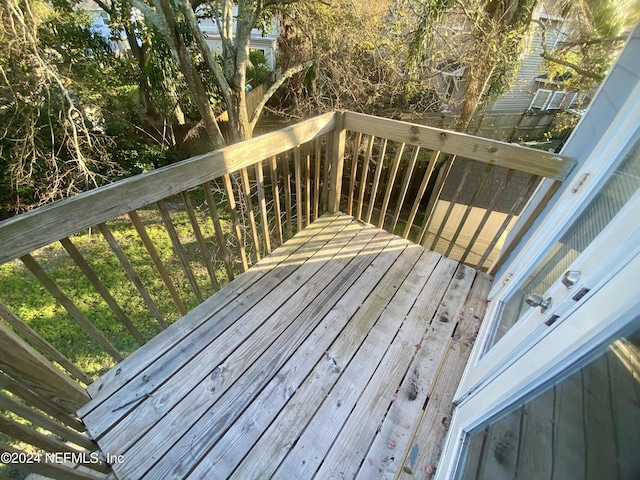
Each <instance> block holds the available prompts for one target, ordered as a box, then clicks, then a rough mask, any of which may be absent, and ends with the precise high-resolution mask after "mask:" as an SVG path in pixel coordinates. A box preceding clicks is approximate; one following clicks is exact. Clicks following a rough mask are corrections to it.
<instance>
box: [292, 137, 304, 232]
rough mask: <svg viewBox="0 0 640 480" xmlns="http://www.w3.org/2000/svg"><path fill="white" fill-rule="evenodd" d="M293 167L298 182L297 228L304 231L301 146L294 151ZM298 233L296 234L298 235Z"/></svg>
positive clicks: (298, 230)
mask: <svg viewBox="0 0 640 480" xmlns="http://www.w3.org/2000/svg"><path fill="white" fill-rule="evenodd" d="M293 167H294V172H295V182H296V228H297V232H300V231H301V230H302V206H303V205H302V171H301V170H302V165H301V161H300V146H297V147H296V148H294V149H293ZM297 232H296V233H297Z"/></svg>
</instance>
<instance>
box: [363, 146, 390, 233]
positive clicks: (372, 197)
mask: <svg viewBox="0 0 640 480" xmlns="http://www.w3.org/2000/svg"><path fill="white" fill-rule="evenodd" d="M386 153H387V139H386V138H383V139H382V140H381V145H380V155H379V156H378V165H376V172H375V174H374V176H373V184H372V185H371V195H370V196H369V208H368V209H367V218H366V220H365V222H366V223H371V215H372V214H373V209H374V207H375V205H376V196H377V194H378V185H379V184H380V177H381V176H382V167H383V165H384V156H385V155H386Z"/></svg>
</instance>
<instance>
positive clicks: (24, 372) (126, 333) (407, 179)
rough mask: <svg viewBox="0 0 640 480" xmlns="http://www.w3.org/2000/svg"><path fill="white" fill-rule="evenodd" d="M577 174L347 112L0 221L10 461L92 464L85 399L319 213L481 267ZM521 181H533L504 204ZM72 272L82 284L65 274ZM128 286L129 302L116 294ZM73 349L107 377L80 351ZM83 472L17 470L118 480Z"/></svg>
mask: <svg viewBox="0 0 640 480" xmlns="http://www.w3.org/2000/svg"><path fill="white" fill-rule="evenodd" d="M478 164H481V165H482V167H483V170H482V173H481V174H480V178H478V179H476V180H477V181H476V184H475V185H476V186H473V187H471V186H470V185H471V179H472V178H473V177H474V175H475V173H474V172H475V168H476V167H477V165H478ZM571 165H572V163H571V161H569V160H567V159H564V158H562V157H559V156H557V155H552V154H547V153H544V152H535V151H531V150H528V149H524V148H521V147H518V146H514V145H508V144H503V143H498V142H493V141H489V140H484V139H479V138H475V137H468V136H466V135H461V134H457V133H453V132H447V131H441V130H436V129H432V128H428V127H422V126H418V125H412V124H408V123H404V122H397V121H393V120H384V119H380V118H376V117H370V116H366V115H360V114H355V113H351V112H339V113H330V114H325V115H322V116H319V117H316V118H314V119H311V120H308V121H304V122H301V123H299V124H297V125H294V126H292V127H288V128H285V129H283V130H280V131H278V132H274V133H270V134H267V135H264V136H262V137H258V138H255V139H252V140H249V141H247V142H243V143H241V144H238V145H233V146H229V147H226V148H223V149H221V150H218V151H215V152H211V153H209V154H206V155H203V156H200V157H196V158H192V159H189V160H186V161H184V162H181V163H179V164H175V165H172V166H169V167H166V168H163V169H159V170H156V171H153V172H150V173H146V174H142V175H139V176H136V177H132V178H128V179H125V180H121V181H119V182H116V183H114V184H112V185H109V186H106V187H102V188H99V189H96V190H94V191H91V192H87V193H84V194H81V195H78V196H75V197H72V198H69V199H67V200H64V201H62V202H58V203H55V204H52V205H49V206H46V207H42V208H39V209H36V210H34V211H32V212H29V213H26V214H24V215H20V216H18V217H15V218H13V219H10V220H7V221H4V222H2V223H0V245H1V248H0V265H3V264H4V265H5V266H4V267H2V268H3V270H0V285H5V287H3V288H4V289H6V288H7V287H6V285H7V282H6V281H5V282H4V283H2V280H3V279H2V276H3V275H5V276H9V277H10V278H11V287H10V288H11V289H12V292H13V294H10V292H5V291H3V290H0V318H1V319H2V320H3V322H0V387H1V388H2V390H3V392H0V410H2V413H0V432H2V434H4V435H6V437H8V438H2V437H1V435H2V434H0V451H2V452H11V453H13V454H14V455H20V454H23V453H25V452H28V451H29V449H30V448H34V449H35V450H34V451H38V452H41V451H42V452H70V453H72V454H79V453H82V454H85V455H89V454H90V453H91V452H95V450H96V447H95V446H94V444H93V442H91V441H90V440H89V438H88V436H87V435H86V432H85V430H84V427H83V425H82V423H80V422H79V421H78V419H77V418H76V416H75V412H76V410H77V409H78V408H79V407H80V406H82V405H83V404H84V403H85V402H86V401H87V399H88V394H87V393H86V391H85V387H86V386H87V385H88V384H90V383H91V382H92V381H93V380H94V379H95V378H96V376H98V375H100V374H101V373H102V372H103V371H104V370H106V369H107V368H109V367H111V366H113V365H114V364H115V362H118V361H120V360H121V359H122V358H123V357H125V356H126V355H128V354H129V353H130V352H131V351H132V350H134V349H135V348H137V346H138V345H141V344H143V343H144V342H146V341H148V340H149V339H150V338H152V337H153V336H154V335H155V334H157V333H158V332H159V331H161V330H162V329H164V328H166V327H167V325H168V324H169V323H171V322H173V321H175V320H176V319H177V318H179V317H180V316H182V315H184V314H185V313H186V312H187V311H189V310H191V309H192V308H194V307H195V306H196V305H198V304H199V303H201V302H202V301H203V300H204V299H206V298H207V297H209V296H210V295H211V294H212V293H214V292H215V291H217V290H218V289H220V288H221V285H224V284H225V283H228V282H229V281H231V280H232V279H233V278H234V277H235V276H236V275H237V274H239V273H240V272H242V271H245V270H247V269H248V268H249V267H250V266H251V265H252V264H253V263H255V262H257V261H259V260H260V259H261V258H262V257H263V256H265V255H268V254H269V253H270V252H271V251H272V250H273V249H274V248H276V247H277V246H279V245H281V244H282V243H283V242H285V241H286V240H287V239H288V238H291V236H293V235H294V234H295V233H296V232H298V231H300V230H301V229H303V228H304V227H305V226H307V225H308V224H309V223H310V222H312V221H313V220H315V219H316V218H318V216H319V215H321V214H322V213H324V212H334V213H335V212H337V211H338V210H342V211H344V212H346V213H348V214H351V215H354V216H355V217H357V218H359V219H361V220H362V221H365V222H372V223H374V224H376V225H377V226H379V227H382V228H386V229H387V230H389V231H396V232H397V233H399V234H400V235H402V236H404V237H405V238H410V239H412V240H414V241H416V242H420V243H422V244H423V245H425V246H427V247H430V248H432V249H437V250H439V251H442V252H443V253H445V254H446V255H450V256H451V255H452V256H454V257H456V258H458V259H460V260H462V261H465V262H467V263H470V264H473V265H476V266H478V267H482V266H483V265H484V264H485V262H486V261H487V259H488V258H489V259H490V258H491V256H492V255H495V253H494V252H495V251H496V245H497V244H498V242H499V240H500V238H501V237H502V236H503V234H504V232H505V231H506V229H507V228H508V225H509V224H510V222H512V220H513V218H515V217H516V216H517V215H518V213H519V211H520V209H521V207H522V205H523V203H524V202H525V201H526V198H528V195H529V194H530V192H531V191H532V190H533V189H534V187H535V185H536V182H537V181H538V180H539V178H541V177H542V176H546V177H550V178H554V179H556V180H557V181H561V180H562V179H563V178H564V176H565V175H566V174H567V172H568V171H569V169H570V168H571ZM458 168H461V169H462V171H461V173H460V175H458V174H456V173H455V172H456V169H458ZM516 177H518V178H519V180H520V183H521V184H522V185H521V186H518V188H517V189H516V190H515V191H514V192H512V193H509V190H510V187H511V184H512V181H513V179H514V178H516ZM494 182H497V183H496V184H495V185H494ZM450 184H451V185H450ZM488 185H491V186H492V188H493V190H492V192H490V193H489V194H488V198H487V199H482V197H483V195H485V193H484V190H483V189H486V188H487V186H488ZM507 193H509V194H510V195H512V196H513V197H514V200H513V201H511V200H510V199H509V197H508V195H507ZM465 195H466V196H465ZM501 198H502V199H504V198H507V200H506V202H505V201H504V200H501ZM501 201H502V203H507V204H511V205H510V208H509V209H508V210H509V211H508V212H499V211H498V209H497V208H496V207H497V206H499V204H500V202H501ZM458 212H460V216H459V217H458V218H457V220H454V217H455V215H456V214H457V213H458ZM479 213H480V215H479V218H478V219H477V220H473V222H476V223H473V222H472V219H474V217H478V214H479ZM498 214H499V215H498ZM450 224H451V225H450ZM488 225H492V228H493V230H490V229H489V227H488ZM98 232H99V233H98ZM159 232H160V233H159ZM125 240H126V242H127V245H126V246H125V244H124V243H125ZM482 242H484V243H482ZM130 243H134V244H135V245H130ZM169 245H170V248H169V247H168V246H169ZM478 245H482V248H480V249H478ZM141 252H142V253H141ZM98 267H100V268H98ZM61 269H65V270H66V271H71V272H72V273H70V274H69V273H67V276H66V277H65V276H61V275H59V274H57V273H56V272H58V271H59V270H61ZM76 276H77V277H78V278H81V279H82V281H83V282H84V283H82V284H81V285H80V286H76V285H75V284H74V281H73V280H75V278H71V279H70V278H69V277H76ZM118 288H119V289H120V290H122V289H124V290H125V294H124V296H123V294H122V293H120V295H115V294H114V290H115V289H118ZM116 297H117V298H116ZM23 298H29V299H30V300H29V301H30V302H32V303H34V304H35V305H32V306H28V305H25V304H24V302H23V300H22V299H23ZM34 298H36V299H37V300H33V299H34ZM123 298H124V299H125V300H124V301H123ZM5 299H8V300H5ZM56 305H57V306H58V307H56ZM59 307H61V308H59ZM56 308H57V310H56ZM45 309H46V313H44V312H41V310H45ZM22 311H24V312H26V313H25V314H21V312H22ZM34 311H35V312H36V313H35V314H34V313H33V312H34ZM21 315H22V316H24V315H31V316H32V317H33V318H30V319H29V321H26V320H25V319H24V318H21ZM83 335H84V337H83ZM69 338H72V339H74V341H73V342H69V341H68V339H69ZM78 338H80V339H82V338H86V345H84V346H83V348H82V350H83V352H84V353H85V354H86V357H90V358H91V359H94V361H93V364H95V363H96V362H97V363H99V366H98V367H95V365H93V366H92V367H91V368H90V367H89V366H88V365H92V364H91V362H88V361H87V358H84V357H83V356H82V355H79V354H78V353H77V348H76V347H77V346H76V345H73V344H70V343H74V342H77V341H78V340H77V339H78ZM83 341H85V340H83ZM95 359H98V360H97V361H95ZM33 427H37V429H36V428H33ZM88 458H91V457H88ZM75 460H82V457H78V458H75ZM85 460H86V458H85ZM80 463H82V462H80ZM85 463H88V465H87V466H88V467H90V468H92V469H93V470H94V471H95V472H96V473H95V474H94V473H80V472H79V471H77V470H73V469H71V468H70V467H66V466H63V465H59V464H54V463H40V464H31V465H23V466H22V467H23V468H25V469H27V470H29V469H30V470H32V471H35V472H36V473H41V474H44V475H47V476H50V477H54V478H95V476H96V475H99V474H100V472H105V471H108V467H107V466H106V465H105V464H95V463H92V462H91V461H89V462H85ZM34 465H35V466H34Z"/></svg>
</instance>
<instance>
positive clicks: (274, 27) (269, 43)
mask: <svg viewBox="0 0 640 480" xmlns="http://www.w3.org/2000/svg"><path fill="white" fill-rule="evenodd" d="M237 11H238V7H233V12H234V21H233V28H234V32H235V28H236V21H235V15H237ZM199 23H200V29H201V30H202V32H203V33H204V35H205V37H206V39H207V44H208V45H209V48H210V49H211V51H212V52H214V53H216V52H217V53H221V52H222V40H221V38H220V32H219V31H218V25H217V24H216V22H215V20H214V19H212V18H200V19H199ZM279 35H280V23H279V22H278V20H277V18H274V20H273V23H272V24H271V25H270V26H269V27H268V29H267V30H266V31H265V32H263V31H262V30H260V29H259V28H254V29H253V30H251V43H250V44H249V48H250V49H251V50H257V51H260V52H262V53H263V54H264V56H265V59H266V61H267V66H268V67H269V69H270V70H271V71H275V70H276V61H277V55H278V36H279Z"/></svg>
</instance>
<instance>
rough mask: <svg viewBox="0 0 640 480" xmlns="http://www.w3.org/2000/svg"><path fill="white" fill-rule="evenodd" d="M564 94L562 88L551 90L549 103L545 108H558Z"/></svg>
mask: <svg viewBox="0 0 640 480" xmlns="http://www.w3.org/2000/svg"><path fill="white" fill-rule="evenodd" d="M566 95H567V92H565V91H564V90H560V91H558V92H553V95H552V96H551V100H549V103H547V107H546V110H559V109H560V107H561V105H562V101H563V100H564V97H565V96H566Z"/></svg>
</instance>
